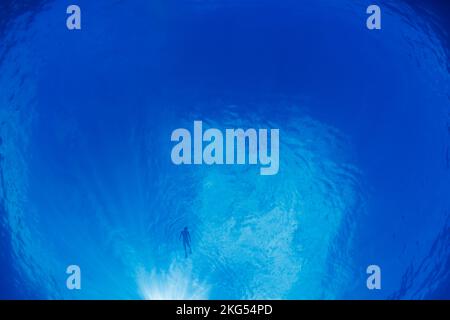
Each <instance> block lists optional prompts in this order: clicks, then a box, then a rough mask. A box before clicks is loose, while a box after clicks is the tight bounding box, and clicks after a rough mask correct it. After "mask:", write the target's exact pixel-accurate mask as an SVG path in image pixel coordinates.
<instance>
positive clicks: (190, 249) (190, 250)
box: [188, 242, 192, 254]
mask: <svg viewBox="0 0 450 320" xmlns="http://www.w3.org/2000/svg"><path fill="white" fill-rule="evenodd" d="M188 246H189V253H190V254H192V248H191V243H190V242H188Z"/></svg>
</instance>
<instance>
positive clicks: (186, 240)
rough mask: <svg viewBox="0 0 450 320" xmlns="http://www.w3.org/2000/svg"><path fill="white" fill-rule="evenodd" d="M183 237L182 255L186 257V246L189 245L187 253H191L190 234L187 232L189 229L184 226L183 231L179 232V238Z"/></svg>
mask: <svg viewBox="0 0 450 320" xmlns="http://www.w3.org/2000/svg"><path fill="white" fill-rule="evenodd" d="M181 237H183V246H184V257H185V258H187V257H188V254H187V247H189V253H190V254H192V249H191V235H190V234H189V230H188V228H187V227H184V229H183V231H181V233H180V239H181Z"/></svg>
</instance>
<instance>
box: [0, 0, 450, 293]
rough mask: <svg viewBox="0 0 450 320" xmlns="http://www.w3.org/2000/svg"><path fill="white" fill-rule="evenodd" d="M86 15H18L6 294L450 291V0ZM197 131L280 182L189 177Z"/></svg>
mask: <svg viewBox="0 0 450 320" xmlns="http://www.w3.org/2000/svg"><path fill="white" fill-rule="evenodd" d="M73 2H74V3H75V2H76V4H78V5H79V6H80V7H81V10H82V30H78V31H69V30H67V28H66V25H65V19H66V17H67V15H66V7H67V6H68V5H69V4H72V2H70V3H69V2H67V1H34V2H33V1H27V2H24V1H12V0H2V2H1V4H0V222H1V224H0V297H1V298H8V299H10V298H19V299H29V298H38V299H54V298H57V299H100V298H101V299H104V298H112V299H161V298H163V299H164V298H165V299H181V298H186V299H199V298H204V299H220V298H232V299H245V298H247V299H251V298H258V299H269V298H272V299H310V298H318V299H357V298H358V299H430V298H446V299H449V298H450V77H449V70H450V67H449V66H450V65H449V54H450V52H449V48H450V41H449V35H448V33H449V30H450V28H449V25H450V14H449V11H448V3H446V1H425V0H424V1H401V0H398V1H387V0H380V1H377V4H378V5H379V6H380V7H381V10H382V29H381V30H373V31H371V30H368V29H367V28H366V18H367V14H366V12H365V11H366V8H367V6H368V5H369V4H372V1H366V0H361V1H354V0H339V1H338V0H302V1H287V0H283V1H278V0H277V1H276V0H273V1H270V0H265V1H264V0H261V1H255V0H234V1H225V0H203V1H201V0H198V1H194V0H191V1H175V0H169V1H168V0H164V1H163V0H151V1H149V0H131V1H107V0H96V1H87V0H77V1H73ZM24 3H26V4H24ZM194 120H202V121H203V122H204V125H205V126H206V127H214V128H220V129H225V128H239V127H241V128H279V129H280V171H279V173H278V174H277V175H274V176H261V175H259V167H257V166H249V165H244V166H207V165H203V166H175V165H173V164H172V162H171V159H170V152H171V148H172V146H173V143H172V142H171V141H170V135H171V132H172V131H173V130H174V129H176V128H182V127H185V128H189V129H191V130H192V125H193V121H194ZM184 226H189V229H190V231H191V235H192V238H193V243H192V248H193V254H192V255H191V256H190V257H189V258H188V259H185V258H184V251H183V247H182V244H181V243H180V240H179V238H178V236H179V233H180V231H181V230H182V229H183V227H184ZM71 264H76V265H79V266H80V268H81V272H82V282H81V283H82V289H81V290H68V289H67V288H66V278H67V274H66V273H65V271H66V267H67V266H68V265H71ZM371 264H376V265H379V266H380V267H381V270H382V273H381V274H382V289H381V290H368V289H367V287H366V278H367V274H366V268H367V266H368V265H371Z"/></svg>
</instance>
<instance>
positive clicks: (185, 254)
mask: <svg viewBox="0 0 450 320" xmlns="http://www.w3.org/2000/svg"><path fill="white" fill-rule="evenodd" d="M183 245H184V257H185V258H187V250H186V242H183Z"/></svg>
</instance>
